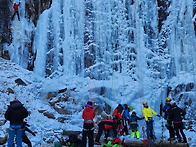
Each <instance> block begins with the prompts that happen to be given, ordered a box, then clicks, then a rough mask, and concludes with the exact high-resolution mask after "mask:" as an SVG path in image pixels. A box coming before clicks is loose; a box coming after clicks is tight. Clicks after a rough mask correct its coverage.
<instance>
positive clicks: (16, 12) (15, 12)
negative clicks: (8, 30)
mask: <svg viewBox="0 0 196 147" xmlns="http://www.w3.org/2000/svg"><path fill="white" fill-rule="evenodd" d="M16 14H17V16H18V20H20V16H19V13H18V11H14V15H13V16H12V20H13V19H14V16H15V15H16Z"/></svg>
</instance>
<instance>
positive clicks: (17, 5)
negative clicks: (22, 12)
mask: <svg viewBox="0 0 196 147" xmlns="http://www.w3.org/2000/svg"><path fill="white" fill-rule="evenodd" d="M19 6H20V2H19V3H18V4H16V3H14V5H13V8H14V14H13V16H12V18H11V20H14V16H15V15H16V14H17V16H18V20H19V21H20V16H19V12H18V7H19Z"/></svg>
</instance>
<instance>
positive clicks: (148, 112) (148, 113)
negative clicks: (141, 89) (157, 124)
mask: <svg viewBox="0 0 196 147" xmlns="http://www.w3.org/2000/svg"><path fill="white" fill-rule="evenodd" d="M142 104H143V106H144V107H143V110H142V112H143V115H144V118H145V121H146V127H147V129H146V132H147V137H148V138H149V139H150V138H154V135H153V115H155V116H158V117H160V115H158V114H157V113H156V112H154V111H153V110H152V109H151V108H150V107H149V106H148V104H147V102H146V101H143V102H142Z"/></svg>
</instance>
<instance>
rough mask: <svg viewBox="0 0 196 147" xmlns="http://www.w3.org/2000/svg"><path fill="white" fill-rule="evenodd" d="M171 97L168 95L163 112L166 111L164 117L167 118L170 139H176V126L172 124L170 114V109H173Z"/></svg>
mask: <svg viewBox="0 0 196 147" xmlns="http://www.w3.org/2000/svg"><path fill="white" fill-rule="evenodd" d="M170 102H171V98H169V97H167V98H166V103H165V106H164V107H163V108H162V110H163V112H164V113H165V114H164V119H165V120H167V124H166V127H167V129H168V130H169V139H168V140H169V141H172V140H174V135H175V134H174V127H173V125H172V120H171V118H170V117H169V114H170V111H171V104H170Z"/></svg>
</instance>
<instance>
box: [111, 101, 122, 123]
mask: <svg viewBox="0 0 196 147" xmlns="http://www.w3.org/2000/svg"><path fill="white" fill-rule="evenodd" d="M122 112H123V106H122V105H121V104H118V106H117V107H116V108H115V109H114V112H113V114H112V117H113V118H116V119H119V120H121V119H122V115H121V114H122Z"/></svg>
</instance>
